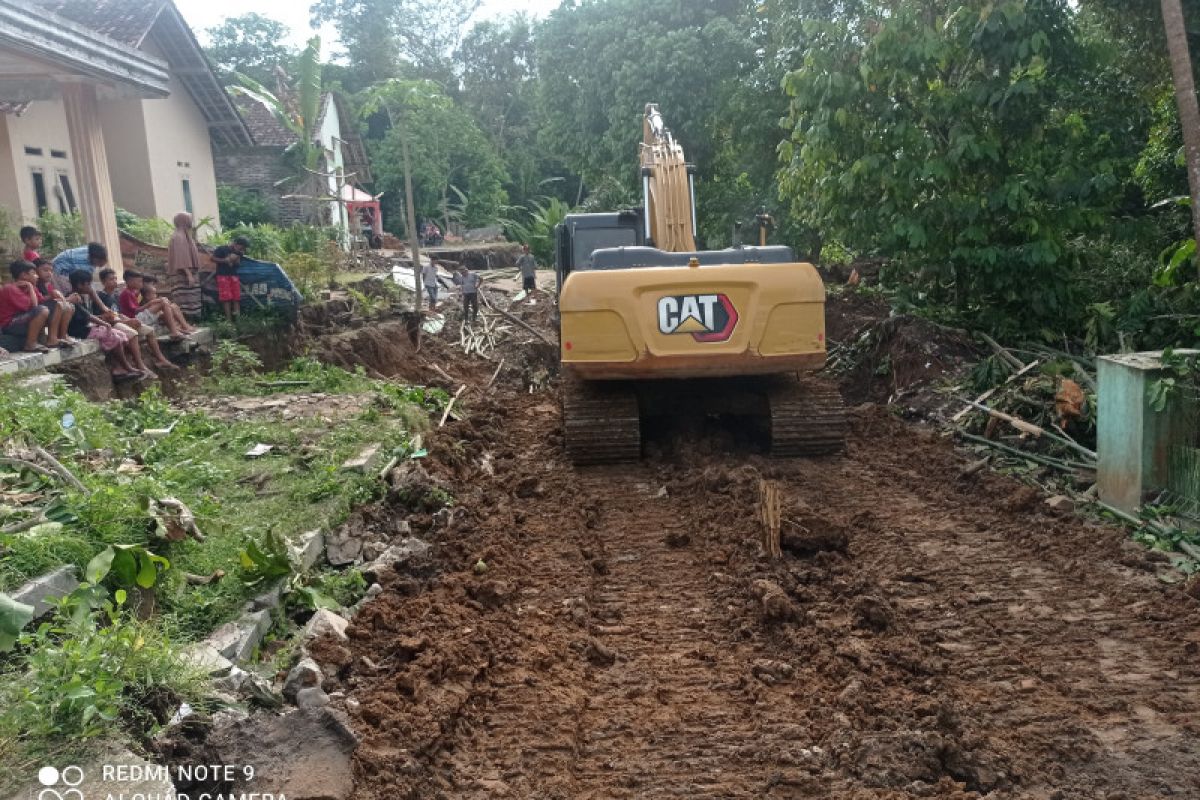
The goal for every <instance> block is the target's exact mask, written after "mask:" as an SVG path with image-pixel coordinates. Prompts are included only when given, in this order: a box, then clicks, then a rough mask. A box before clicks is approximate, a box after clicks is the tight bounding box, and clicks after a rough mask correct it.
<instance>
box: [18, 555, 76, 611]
mask: <svg viewBox="0 0 1200 800" xmlns="http://www.w3.org/2000/svg"><path fill="white" fill-rule="evenodd" d="M78 588H79V579H78V578H77V577H76V575H75V567H70V566H67V567H59V568H58V569H56V570H54V571H53V572H48V573H46V574H45V575H43V576H41V577H40V578H34V579H33V580H31V581H30V582H29V583H27V584H25V585H24V586H22V587H21V588H19V589H17V590H16V591H15V592H13V593H12V594H11V595H10V596H11V597H12V599H14V600H16V601H17V602H18V603H24V604H25V605H27V606H33V618H34V619H37V618H39V617H42V616H45V615H46V614H47V613H49V612H50V611H51V610H52V609H53V608H54V604H53V603H52V602H51V600H53V599H57V598H60V597H66V596H67V595H69V594H70V593H71V592H73V591H75V590H76V589H78Z"/></svg>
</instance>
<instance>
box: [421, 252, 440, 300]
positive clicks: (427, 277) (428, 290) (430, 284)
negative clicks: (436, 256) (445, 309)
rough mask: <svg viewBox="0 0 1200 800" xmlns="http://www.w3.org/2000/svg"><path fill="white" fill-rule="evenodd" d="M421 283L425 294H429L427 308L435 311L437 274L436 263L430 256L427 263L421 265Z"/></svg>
mask: <svg viewBox="0 0 1200 800" xmlns="http://www.w3.org/2000/svg"><path fill="white" fill-rule="evenodd" d="M421 285H422V286H423V287H424V288H425V294H427V295H428V296H429V310H430V311H437V299H438V276H437V264H436V263H435V262H434V260H433V259H432V258H431V259H429V263H428V264H426V265H425V266H423V267H421Z"/></svg>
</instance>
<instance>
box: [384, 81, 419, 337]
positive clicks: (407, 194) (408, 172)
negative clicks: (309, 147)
mask: <svg viewBox="0 0 1200 800" xmlns="http://www.w3.org/2000/svg"><path fill="white" fill-rule="evenodd" d="M383 107H384V109H385V110H386V111H387V115H388V122H390V123H391V125H392V127H393V128H399V129H400V152H401V153H402V154H403V157H404V205H405V211H406V214H405V216H407V217H408V219H407V220H406V221H407V223H408V249H409V252H411V253H412V262H413V286H414V287H415V288H416V290H417V296H416V298H415V299H414V300H413V310H414V311H415V312H416V314H417V340H418V341H420V337H421V306H422V300H421V297H422V294H423V292H422V291H421V249H420V239H419V237H418V236H417V210H416V204H415V203H414V202H413V188H412V168H411V167H410V166H409V161H408V128H407V127H406V126H405V125H404V124H403V122H401V124H399V125H397V124H396V115H395V114H393V113H392V107H391V106H390V105H388V104H387V103H384V104H383ZM400 114H401V120H403V115H404V112H403V111H401V112H400Z"/></svg>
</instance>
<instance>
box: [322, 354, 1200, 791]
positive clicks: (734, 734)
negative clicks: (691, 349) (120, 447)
mask: <svg viewBox="0 0 1200 800" xmlns="http://www.w3.org/2000/svg"><path fill="white" fill-rule="evenodd" d="M349 335H350V334H346V336H349ZM353 335H354V336H356V337H359V338H358V339H356V340H355V341H354V342H353V343H351V344H346V343H343V342H328V341H327V342H325V343H324V345H323V347H325V348H326V351H325V352H326V355H328V356H329V357H330V358H331V359H334V360H336V359H337V358H338V357H341V358H342V359H344V361H343V363H348V362H349V361H350V360H352V359H353V358H360V359H363V358H365V359H367V360H368V361H369V365H370V367H371V368H372V369H375V370H377V371H379V372H381V373H384V374H393V375H397V376H400V377H403V378H405V379H409V380H422V381H427V380H429V378H430V372H431V371H432V367H431V366H430V365H431V364H435V363H436V364H437V365H438V367H439V368H440V369H441V370H443V371H444V372H446V373H447V374H449V375H451V376H452V377H453V379H454V381H455V382H457V381H459V380H462V381H463V382H466V383H469V384H471V385H474V386H483V385H484V384H485V383H486V381H487V380H488V377H489V376H490V374H491V372H492V371H493V370H494V364H492V363H490V362H487V361H483V360H478V359H476V360H467V359H464V358H462V357H461V355H460V354H456V352H455V350H454V348H453V347H451V346H450V345H449V344H448V343H446V342H444V341H438V340H436V339H435V340H429V339H427V340H426V342H425V344H424V345H423V347H422V350H421V352H420V353H416V352H414V351H413V350H412V349H411V347H409V346H408V345H407V339H406V338H405V337H404V336H399V335H396V336H393V335H392V333H390V332H387V331H383V332H382V333H380V334H376V333H365V332H356V333H354V334H353ZM377 336H382V338H383V339H386V340H387V342H386V343H385V342H384V341H379V340H376V337H377ZM362 337H366V338H367V340H368V341H365V342H364V341H363V340H362ZM442 380H443V382H444V383H446V384H447V385H449V383H450V382H447V381H445V379H444V378H443V379H442ZM526 385H527V384H525V383H524V382H523V381H522V376H521V374H520V372H519V370H518V371H515V372H514V373H513V374H512V375H511V376H510V377H509V378H508V379H507V381H505V380H501V381H498V388H495V389H493V390H491V391H485V390H481V391H478V392H475V393H471V392H468V394H466V395H464V400H463V402H464V406H465V408H466V409H467V410H468V412H469V413H468V414H467V416H466V418H465V419H464V420H463V421H461V422H452V423H450V424H448V425H447V426H446V428H445V429H443V430H442V431H441V432H440V433H438V434H437V435H435V436H433V437H431V445H430V446H431V453H430V456H429V458H427V459H425V460H424V461H422V462H421V468H420V472H418V473H415V474H414V475H413V476H412V480H411V481H410V482H409V484H408V486H407V488H406V490H405V491H398V492H394V493H393V494H392V496H390V497H389V498H388V500H387V501H386V502H385V504H384V505H383V506H382V507H381V508H379V509H375V510H371V511H368V512H366V513H364V514H363V515H362V516H361V517H360V518H359V519H360V524H363V525H385V524H391V522H389V521H394V520H396V519H397V518H400V517H403V518H407V520H408V521H409V522H410V524H411V525H412V528H413V531H414V533H415V534H416V535H418V536H421V537H422V538H425V539H426V540H428V541H430V542H432V543H434V544H435V553H436V558H435V559H434V564H433V566H432V567H429V566H428V565H425V566H423V567H422V569H421V570H420V571H413V572H410V573H401V574H397V575H393V576H390V577H389V578H388V579H387V582H386V585H385V587H384V592H383V593H382V595H381V596H380V597H379V598H378V599H377V600H376V601H374V602H373V603H372V604H370V605H369V606H367V607H366V608H365V609H364V611H363V612H362V613H361V614H360V615H359V616H358V617H357V618H356V619H355V621H354V623H353V624H352V626H351V627H350V629H349V634H350V642H349V644H348V645H346V646H343V645H332V644H328V645H327V646H326V647H324V648H319V651H318V656H319V658H320V660H322V661H323V662H324V663H325V664H326V665H327V666H330V667H331V668H330V669H327V670H326V673H327V675H330V677H329V678H328V679H327V682H326V683H327V685H326V689H327V690H328V691H344V692H346V693H347V694H348V701H347V702H346V709H347V710H348V711H349V713H350V714H351V716H352V718H353V720H354V723H355V726H356V728H357V730H358V731H359V733H360V734H361V735H362V736H363V742H362V744H361V745H360V746H359V749H358V752H357V755H356V779H357V789H356V792H355V797H358V798H365V799H366V800H371V799H372V798H380V800H382V799H383V798H389V800H391V799H392V798H423V799H424V798H438V797H445V798H476V797H478V798H484V797H488V798H496V797H512V798H532V797H541V798H617V797H627V798H657V797H674V796H686V797H713V798H718V797H719V798H730V797H747V798H750V797H755V798H759V797H780V798H784V797H787V798H793V797H845V798H906V797H940V798H964V797H982V796H988V797H994V798H1001V797H1002V798H1010V797H1011V798H1031V797H1032V798H1052V797H1058V798H1080V800H1082V799H1083V798H1089V799H1090V798H1101V797H1108V798H1118V797H1123V798H1149V797H1162V796H1168V795H1171V796H1178V797H1192V796H1200V750H1197V748H1195V747H1194V741H1195V736H1196V734H1197V733H1198V732H1200V730H1198V729H1200V722H1198V720H1200V716H1198V712H1200V669H1198V666H1197V665H1198V662H1197V658H1196V656H1197V653H1198V652H1200V624H1198V623H1200V612H1198V611H1197V606H1196V604H1195V603H1194V602H1192V601H1191V600H1189V599H1187V598H1186V597H1185V596H1184V595H1183V593H1182V592H1180V591H1179V590H1178V589H1174V588H1170V587H1167V586H1165V585H1163V584H1162V583H1161V582H1159V581H1158V580H1157V577H1156V571H1157V570H1158V569H1160V568H1161V567H1162V565H1161V563H1160V562H1159V561H1158V560H1156V558H1155V557H1154V556H1153V555H1151V554H1147V553H1145V552H1143V551H1142V550H1141V549H1140V548H1139V547H1137V546H1136V545H1133V544H1132V543H1130V542H1128V541H1127V540H1126V538H1125V536H1124V534H1123V533H1122V532H1121V531H1119V530H1116V529H1112V528H1105V527H1100V526H1095V525H1091V524H1089V523H1086V522H1083V521H1081V520H1079V519H1077V518H1074V517H1070V516H1059V515H1055V514H1053V513H1051V512H1049V511H1047V510H1045V507H1044V506H1043V505H1042V504H1041V503H1040V502H1039V498H1038V497H1037V495H1036V494H1035V493H1032V492H1031V490H1029V489H1027V488H1025V487H1021V486H1020V485H1019V484H1016V483H1014V482H1012V481H1009V480H1008V479H1005V478H1002V477H998V476H993V475H990V474H986V473H982V474H976V475H973V476H969V477H964V478H960V477H959V476H960V473H961V468H962V463H961V460H960V458H959V457H958V455H957V454H956V453H955V452H954V451H953V449H952V448H951V447H950V446H949V445H948V444H947V443H945V442H943V441H941V440H939V439H937V438H936V437H934V436H932V435H930V434H927V433H924V432H921V431H918V430H915V429H913V428H910V427H908V426H906V425H904V424H903V423H901V422H899V421H897V420H895V419H894V418H892V417H891V416H890V415H889V414H888V413H887V412H886V411H885V410H882V409H863V410H860V411H858V412H856V414H855V417H854V423H853V431H852V434H851V438H850V442H849V448H848V451H847V453H846V454H845V455H844V456H841V457H837V458H830V459H824V460H798V461H771V460H767V459H764V458H762V457H761V456H758V455H756V454H753V453H747V452H733V453H728V452H724V453H723V452H720V451H719V450H717V449H715V448H703V447H695V448H691V447H689V448H684V452H682V453H681V454H679V455H670V454H663V455H657V456H652V457H651V458H650V459H648V460H647V461H645V462H643V463H641V464H637V465H630V466H623V467H619V468H591V469H575V468H573V467H571V466H570V465H568V464H567V463H566V462H565V461H564V459H563V457H562V455H561V431H560V423H559V417H558V411H557V403H556V400H555V397H554V395H553V394H552V393H549V392H539V393H534V394H530V393H528V392H527V390H526ZM760 478H768V479H773V480H776V481H778V482H779V485H780V488H781V491H782V493H783V496H784V501H785V509H784V514H783V516H784V519H785V522H784V532H783V547H784V555H783V557H782V558H781V559H778V560H775V561H771V560H768V559H766V558H765V557H764V556H763V555H762V554H761V552H760V547H759V544H758V542H759V531H758V522H757V502H758V495H757V491H758V481H759V480H760ZM426 484H427V485H428V486H436V487H439V488H444V489H445V490H446V491H448V492H450V493H451V494H452V495H453V496H454V498H455V502H454V504H453V506H452V507H451V508H450V509H449V510H441V511H433V508H432V507H430V506H429V505H428V504H426V503H424V502H423V501H422V500H421V498H423V497H426V496H427V493H423V492H421V491H414V487H420V486H421V485H426ZM431 512H432V513H431Z"/></svg>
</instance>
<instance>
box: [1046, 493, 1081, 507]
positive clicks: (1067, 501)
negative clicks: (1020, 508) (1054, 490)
mask: <svg viewBox="0 0 1200 800" xmlns="http://www.w3.org/2000/svg"><path fill="white" fill-rule="evenodd" d="M1046 505H1047V506H1049V507H1050V509H1051V510H1052V511H1074V510H1075V501H1074V500H1072V499H1071V498H1069V497H1067V496H1066V495H1063V494H1056V495H1054V497H1048V498H1046Z"/></svg>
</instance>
